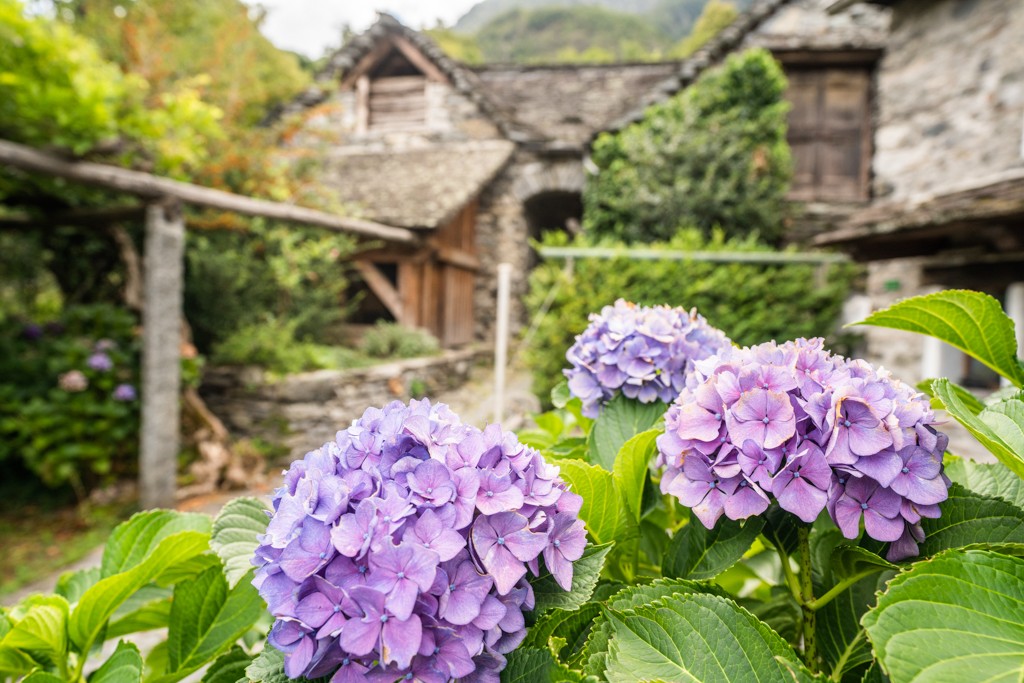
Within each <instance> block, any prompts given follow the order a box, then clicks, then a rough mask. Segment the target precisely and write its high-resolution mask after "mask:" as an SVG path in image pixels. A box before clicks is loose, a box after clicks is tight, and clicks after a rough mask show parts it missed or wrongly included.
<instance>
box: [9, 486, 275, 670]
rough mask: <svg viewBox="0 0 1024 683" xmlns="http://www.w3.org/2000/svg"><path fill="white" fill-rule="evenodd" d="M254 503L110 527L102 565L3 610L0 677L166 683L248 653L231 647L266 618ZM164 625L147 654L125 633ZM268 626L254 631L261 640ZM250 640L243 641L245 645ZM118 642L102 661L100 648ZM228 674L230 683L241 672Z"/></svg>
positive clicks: (141, 517) (155, 514)
mask: <svg viewBox="0 0 1024 683" xmlns="http://www.w3.org/2000/svg"><path fill="white" fill-rule="evenodd" d="M263 510H264V506H263V505H262V504H261V503H260V502H259V501H257V500H255V499H246V498H240V499H238V500H235V501H232V502H231V503H229V504H228V505H227V506H225V508H224V510H223V511H222V512H221V514H220V516H219V517H218V518H217V519H216V520H215V521H213V522H212V523H211V520H210V518H209V517H208V516H206V515H202V514H195V513H181V512H174V511H171V510H152V511H149V512H142V513H139V514H137V515H135V516H134V517H132V518H131V519H130V520H128V521H127V522H124V523H122V524H121V525H119V526H118V527H117V528H115V529H114V531H113V533H112V534H111V536H110V540H109V541H108V543H107V545H106V548H105V550H104V553H103V561H102V563H101V565H100V566H99V567H93V568H90V569H82V570H78V571H74V572H68V573H66V574H64V575H63V576H61V578H60V580H59V581H58V583H57V588H56V590H55V592H54V593H52V594H47V595H32V596H29V597H27V598H25V599H24V600H23V601H21V602H20V603H19V604H17V605H14V606H13V607H10V608H0V679H3V680H11V679H12V678H13V679H19V678H22V677H24V680H25V681H29V682H30V683H56V682H57V681H74V682H79V681H85V680H86V678H85V672H86V671H88V670H90V669H93V670H94V672H93V673H92V674H90V675H89V681H92V682H94V683H99V682H104V681H140V680H141V679H142V677H143V669H144V667H145V670H146V680H147V681H160V682H162V683H173V682H174V681H179V680H181V679H182V678H185V677H186V676H189V675H191V674H192V673H194V672H196V671H198V670H199V669H200V668H202V667H204V666H206V665H211V663H212V665H211V669H210V673H209V674H207V675H208V676H210V675H213V674H214V673H216V672H218V671H221V670H223V669H225V668H227V667H228V666H229V665H231V664H232V663H237V662H238V661H239V660H240V659H242V658H245V660H246V663H248V661H249V660H250V659H251V657H250V656H248V655H246V653H245V651H244V650H243V649H242V648H241V646H239V645H237V643H238V642H239V640H240V639H242V638H243V636H246V635H247V634H249V633H250V632H251V631H252V630H253V629H254V627H255V626H256V625H257V623H258V622H259V620H260V618H261V616H262V615H263V614H264V604H263V601H262V600H261V599H260V596H259V594H258V593H257V592H256V589H255V588H254V587H253V586H252V583H251V580H252V570H251V567H250V565H249V558H250V557H251V555H252V550H253V547H254V544H255V536H256V534H258V533H260V532H262V531H263V530H264V529H265V527H266V517H265V515H264V511H263ZM156 628H166V629H167V642H166V643H162V644H161V645H159V646H157V648H156V649H155V650H154V651H153V652H151V653H149V654H148V656H147V658H146V660H145V664H144V663H143V657H142V653H140V652H139V649H138V648H137V647H136V646H135V645H134V644H132V643H131V642H128V641H127V640H125V639H124V638H125V637H126V636H130V635H131V634H133V633H137V632H140V631H148V630H151V629H156ZM263 635H265V630H264V631H261V632H259V633H258V634H257V637H256V640H262V636H263ZM251 640H253V639H252V638H250V641H251ZM107 641H118V644H117V647H116V649H115V650H114V651H113V654H111V655H110V656H109V657H107V658H106V660H105V661H97V659H98V658H99V657H100V646H102V645H103V643H105V642H107ZM240 675H241V672H240V671H239V676H236V677H234V678H231V679H230V680H232V681H234V680H237V678H238V677H240Z"/></svg>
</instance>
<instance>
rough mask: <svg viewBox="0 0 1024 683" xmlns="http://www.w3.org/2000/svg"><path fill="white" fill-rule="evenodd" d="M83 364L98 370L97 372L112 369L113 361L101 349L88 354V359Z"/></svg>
mask: <svg viewBox="0 0 1024 683" xmlns="http://www.w3.org/2000/svg"><path fill="white" fill-rule="evenodd" d="M85 364H86V365H88V366H89V367H90V368H91V369H93V370H98V371H99V372H108V371H110V370H113V369H114V361H112V360H110V356H108V355H107V354H105V353H103V352H102V351H97V352H96V353H94V354H92V355H91V356H89V358H88V360H86V361H85Z"/></svg>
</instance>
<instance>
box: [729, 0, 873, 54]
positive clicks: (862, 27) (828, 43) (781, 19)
mask: <svg viewBox="0 0 1024 683" xmlns="http://www.w3.org/2000/svg"><path fill="white" fill-rule="evenodd" d="M832 1H833V0H794V1H793V2H790V3H789V4H787V5H786V6H784V7H780V8H779V9H778V10H777V11H776V12H775V13H774V14H773V15H772V16H771V18H769V19H768V20H766V21H765V22H764V23H763V24H762V25H761V26H760V27H759V28H758V29H757V30H756V31H755V32H754V33H752V34H751V35H749V36H748V37H747V38H746V40H744V44H743V47H748V46H752V45H757V46H759V47H764V48H768V49H769V50H773V51H783V50H881V49H882V48H884V47H885V42H886V39H887V38H888V34H889V14H890V13H889V11H888V10H886V9H882V8H880V7H875V6H872V5H854V6H849V7H847V8H846V9H845V10H843V11H839V12H832V11H830V4H831V3H832Z"/></svg>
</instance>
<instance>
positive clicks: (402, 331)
mask: <svg viewBox="0 0 1024 683" xmlns="http://www.w3.org/2000/svg"><path fill="white" fill-rule="evenodd" d="M359 348H360V349H362V351H363V353H365V354H366V355H367V356H370V357H371V358H416V357H418V356H431V355H433V354H435V353H437V352H438V351H440V350H441V344H440V342H438V341H437V337H435V336H434V335H432V334H430V333H429V332H427V331H426V330H422V329H419V328H410V327H405V326H404V325H399V324H398V323H390V322H386V321H380V322H378V323H377V324H376V325H374V326H373V327H372V328H370V329H369V330H367V331H366V334H365V335H363V339H362V341H361V342H360V344H359Z"/></svg>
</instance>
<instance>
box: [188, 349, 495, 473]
mask: <svg viewBox="0 0 1024 683" xmlns="http://www.w3.org/2000/svg"><path fill="white" fill-rule="evenodd" d="M486 357H488V352H485V351H481V350H480V349H463V350H459V351H447V352H445V353H443V354H442V355H440V356H434V357H428V358H413V359H410V360H403V361H397V362H393V363H386V364H382V365H374V366H372V367H369V368H358V369H354V370H317V371H315V372H303V373H298V374H294V375H288V376H286V377H282V378H273V377H271V376H269V375H268V374H267V373H266V372H264V371H263V370H261V369H260V368H255V367H219V368H218V367H215V368H208V369H207V370H206V371H205V372H204V374H203V386H202V390H201V391H202V395H203V398H204V399H205V400H206V402H207V405H208V406H209V407H210V409H211V410H212V411H213V412H214V413H215V414H216V415H217V416H218V417H220V418H221V419H222V420H224V423H225V424H226V425H227V427H228V429H229V430H231V433H232V434H233V435H234V436H236V437H250V438H260V439H263V440H265V441H268V442H270V443H275V444H282V445H284V446H285V447H287V448H288V449H289V451H290V452H291V454H292V456H294V457H301V456H302V455H303V454H305V453H306V451H308V450H309V449H311V448H314V447H316V446H319V445H320V444H322V443H324V442H326V441H329V440H330V439H333V438H334V435H335V433H337V431H338V430H339V429H344V428H346V427H347V426H348V425H349V424H350V423H351V422H352V420H354V419H356V418H358V417H359V416H360V415H362V414H363V411H365V410H366V408H368V407H371V406H376V407H380V406H384V405H386V404H387V403H389V402H390V401H394V400H402V401H407V400H409V398H411V392H412V391H413V390H416V391H417V392H421V393H422V394H424V395H434V394H437V393H438V392H440V391H444V390H446V389H453V388H456V387H459V386H461V385H462V384H463V383H465V382H466V380H467V379H468V377H469V373H470V371H471V370H472V368H473V365H474V364H475V363H476V362H477V361H478V360H482V359H484V358H486Z"/></svg>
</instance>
